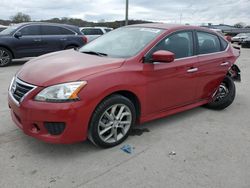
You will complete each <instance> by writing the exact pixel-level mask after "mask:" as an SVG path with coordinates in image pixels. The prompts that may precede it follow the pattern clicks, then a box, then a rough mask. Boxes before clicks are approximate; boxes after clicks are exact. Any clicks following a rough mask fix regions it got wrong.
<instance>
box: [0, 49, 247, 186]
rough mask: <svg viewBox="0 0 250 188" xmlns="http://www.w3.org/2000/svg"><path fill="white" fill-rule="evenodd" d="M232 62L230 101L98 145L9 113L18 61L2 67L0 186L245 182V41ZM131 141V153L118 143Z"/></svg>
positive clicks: (228, 184)
mask: <svg viewBox="0 0 250 188" xmlns="http://www.w3.org/2000/svg"><path fill="white" fill-rule="evenodd" d="M237 64H238V65H239V67H240V69H241V71H242V82H241V83H236V88H237V96H236V99H235V101H234V103H233V104H232V105H231V106H230V107H229V108H227V109H225V110H223V111H213V110H208V109H206V108H202V107H200V108H196V109H193V110H189V111H187V112H183V113H179V114H177V115H174V116H170V117H167V118H163V119H160V120H156V121H152V122H149V123H146V124H143V125H142V126H139V127H137V128H147V129H148V130H149V132H144V133H143V134H142V135H134V136H132V135H131V136H130V137H129V138H128V139H127V140H126V141H125V143H123V144H121V145H119V146H117V147H114V148H111V149H105V150H104V149H99V148H96V147H95V146H93V145H92V144H91V143H90V142H88V141H86V142H84V143H78V144H73V145H52V144H47V143H43V142H41V141H39V140H36V139H34V138H31V137H28V136H26V135H24V134H23V133H22V131H21V130H19V129H18V128H17V127H16V126H15V125H14V123H13V122H12V121H11V118H10V113H9V109H8V103H7V92H8V91H7V89H8V86H9V83H10V81H11V78H12V77H13V76H14V74H15V72H16V71H17V70H18V69H20V67H21V66H22V63H20V62H19V63H14V64H13V65H11V66H9V67H5V68H0V86H1V90H0V187H1V188H5V187H6V188H10V187H25V188H28V187H32V188H33V187H60V188H62V187H67V188H69V187H94V188H97V187H109V188H112V187H114V188H117V187H119V188H123V187H154V188H155V187H157V188H161V187H162V188H166V187H168V188H172V187H173V188H175V187H177V188H178V187H181V188H183V187H190V188H195V187H207V188H211V187H213V188H217V187H218V188H249V187H250V178H249V177H250V157H249V156H250V115H249V112H250V95H249V93H250V49H242V54H241V57H240V58H239V60H238V62H237ZM125 144H130V145H131V146H132V147H134V148H133V151H132V154H127V153H125V152H123V151H122V150H121V149H120V148H121V147H122V146H123V145H125Z"/></svg>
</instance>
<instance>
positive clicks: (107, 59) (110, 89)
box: [8, 24, 240, 147]
mask: <svg viewBox="0 0 250 188" xmlns="http://www.w3.org/2000/svg"><path fill="white" fill-rule="evenodd" d="M239 55H240V53H239V50H237V49H235V48H233V47H232V46H231V44H230V43H229V42H227V41H226V40H225V39H224V38H223V37H222V36H221V35H219V34H217V33H215V32H213V31H210V30H208V29H205V28H200V27H194V26H181V25H167V24H141V25H131V26H127V27H122V28H119V29H116V30H114V31H112V32H110V33H108V34H105V35H104V36H102V37H99V38H98V39H96V40H94V41H92V42H90V43H88V44H86V45H85V46H83V47H82V48H80V49H77V50H66V51H62V52H57V53H52V54H48V55H44V56H41V57H39V58H36V59H33V60H31V61H30V62H29V63H27V64H25V65H24V66H23V67H22V68H21V70H19V71H18V72H17V74H16V75H15V77H14V78H13V80H12V82H11V85H10V89H9V95H8V101H9V102H8V103H9V107H10V109H11V115H12V119H13V121H14V122H15V123H16V124H17V126H18V127H19V128H20V129H22V130H23V131H24V133H26V134H27V135H30V136H32V137H35V138H37V139H40V140H43V141H45V142H50V143H74V142H80V141H84V140H86V139H87V138H89V139H90V140H91V141H92V142H93V143H94V144H95V145H98V146H101V147H112V146H115V145H117V144H120V143H121V142H123V141H124V140H125V139H126V138H127V137H128V135H129V131H130V129H131V127H133V126H134V125H135V124H136V123H144V122H147V121H151V120H153V119H157V118H162V117H165V116H169V115H171V114H175V113H177V112H181V111H185V110H188V109H191V108H195V107H198V106H202V105H206V107H208V108H211V109H216V110H222V109H225V108H226V107H228V106H229V105H231V104H232V102H233V101H234V98H235V93H236V87H235V84H234V81H236V80H238V81H239V80H240V70H239V68H238V67H237V65H235V61H236V60H237V58H238V57H239ZM229 115H230V114H229Z"/></svg>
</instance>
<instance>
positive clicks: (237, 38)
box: [231, 33, 249, 43]
mask: <svg viewBox="0 0 250 188" xmlns="http://www.w3.org/2000/svg"><path fill="white" fill-rule="evenodd" d="M248 36H249V34H248V33H240V34H238V35H236V36H235V37H232V39H231V42H232V43H234V42H237V43H240V42H241V41H242V40H243V39H245V38H247V37H248Z"/></svg>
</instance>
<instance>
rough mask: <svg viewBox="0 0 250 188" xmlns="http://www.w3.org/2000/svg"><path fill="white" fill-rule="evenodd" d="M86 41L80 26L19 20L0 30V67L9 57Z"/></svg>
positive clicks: (79, 45)
mask: <svg viewBox="0 0 250 188" xmlns="http://www.w3.org/2000/svg"><path fill="white" fill-rule="evenodd" d="M86 43H87V38H86V37H85V36H84V35H83V34H82V33H81V32H80V30H79V27H76V26H72V25H64V24H52V23H37V22H31V23H22V24H16V25H12V26H10V27H8V28H7V29H5V30H4V31H2V32H0V67H2V66H7V65H9V64H10V63H11V60H12V59H19V58H24V57H35V56H40V55H43V54H46V53H50V52H55V51H59V50H65V49H70V48H78V47H81V46H83V45H84V44H86Z"/></svg>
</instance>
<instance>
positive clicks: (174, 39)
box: [147, 31, 194, 59]
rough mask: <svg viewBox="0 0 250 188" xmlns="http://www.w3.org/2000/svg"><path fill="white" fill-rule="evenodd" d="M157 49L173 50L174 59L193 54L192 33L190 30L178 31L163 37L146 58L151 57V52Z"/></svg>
mask: <svg viewBox="0 0 250 188" xmlns="http://www.w3.org/2000/svg"><path fill="white" fill-rule="evenodd" d="M158 50H167V51H170V52H173V53H174V54H175V58H176V59H178V58H184V57H190V56H193V54H194V48H193V34H192V32H191V31H190V32H180V33H176V34H173V35H171V36H169V37H167V38H165V39H164V40H162V41H161V42H160V43H158V44H157V45H156V46H155V47H154V48H153V50H151V51H150V53H149V55H148V58H147V59H151V56H152V54H153V53H154V52H156V51H158Z"/></svg>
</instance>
